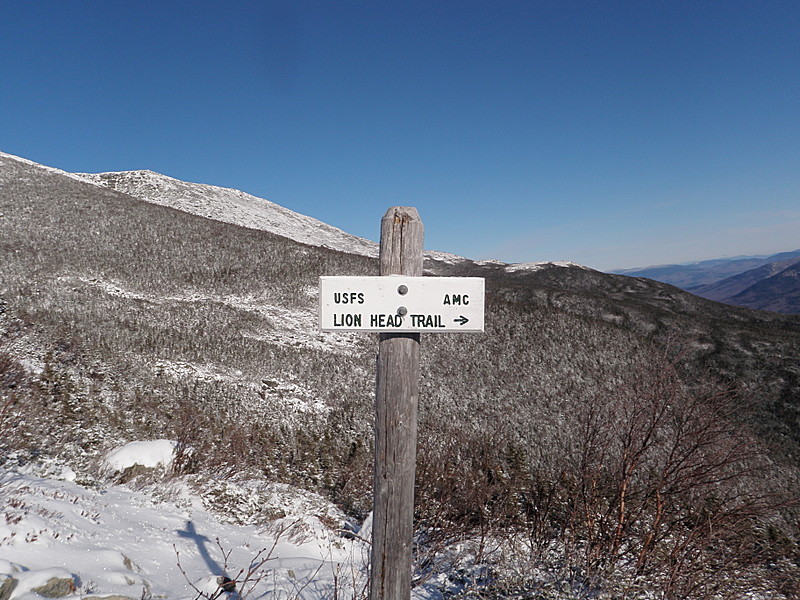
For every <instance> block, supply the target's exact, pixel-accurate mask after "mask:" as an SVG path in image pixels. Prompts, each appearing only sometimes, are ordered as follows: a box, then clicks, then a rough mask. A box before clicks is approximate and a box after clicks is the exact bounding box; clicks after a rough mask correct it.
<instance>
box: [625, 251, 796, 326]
mask: <svg viewBox="0 0 800 600" xmlns="http://www.w3.org/2000/svg"><path fill="white" fill-rule="evenodd" d="M798 272H800V249H798V250H794V251H791V252H780V253H778V254H773V255H771V256H746V257H736V258H729V259H717V260H705V261H701V262H697V263H692V264H688V265H661V266H655V267H646V268H643V269H624V270H620V271H615V273H616V274H619V275H627V276H629V277H647V278H648V279H654V280H656V281H661V282H663V283H669V284H671V285H674V286H676V287H679V288H681V289H684V290H686V291H688V292H691V293H693V294H695V295H697V296H701V297H703V298H708V299H709V300H716V301H717V302H724V303H726V304H733V305H735V306H744V307H747V308H756V309H759V310H769V311H773V312H780V313H800V276H799V275H798Z"/></svg>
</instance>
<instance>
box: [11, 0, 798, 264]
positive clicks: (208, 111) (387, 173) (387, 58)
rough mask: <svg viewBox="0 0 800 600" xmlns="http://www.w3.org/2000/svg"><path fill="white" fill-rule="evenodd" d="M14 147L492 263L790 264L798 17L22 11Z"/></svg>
mask: <svg viewBox="0 0 800 600" xmlns="http://www.w3.org/2000/svg"><path fill="white" fill-rule="evenodd" d="M0 150H2V151H4V152H8V153H11V154H16V155H20V156H23V157H25V158H28V159H31V160H34V161H36V162H40V163H43V164H47V165H50V166H54V167H58V168H61V169H65V170H68V171H90V172H99V171H118V170H130V169H144V168H146V169H152V170H154V171H158V172H160V173H164V174H166V175H170V176H172V177H177V178H179V179H184V180H187V181H196V182H202V183H211V184H215V185H221V186H226V187H235V188H238V189H242V190H244V191H246V192H249V193H251V194H254V195H257V196H261V197H264V198H267V199H269V200H272V201H273V202H277V203H278V204H281V205H283V206H286V207H287V208H290V209H292V210H295V211H297V212H300V213H303V214H308V215H311V216H313V217H316V218H318V219H321V220H323V221H325V222H327V223H330V224H332V225H335V226H337V227H340V228H342V229H344V230H346V231H348V232H350V233H354V234H356V235H360V236H363V237H367V238H370V239H376V238H377V236H378V230H379V223H380V218H381V216H382V215H383V213H384V212H385V211H386V209H387V208H388V207H390V206H394V205H408V206H416V207H417V209H418V210H419V212H420V215H421V216H422V219H423V222H424V224H425V228H426V247H427V248H429V249H435V250H444V251H449V252H454V253H457V254H461V255H464V256H467V257H470V258H474V259H483V258H497V259H501V260H504V261H506V262H527V261H539V260H572V261H575V262H579V263H581V264H585V265H587V266H590V267H594V268H598V269H603V270H608V269H614V268H624V267H635V266H645V265H651V264H662V263H672V262H685V261H691V260H702V259H708V258H717V257H723V256H734V255H741V254H768V253H773V252H778V251H782V250H794V249H796V248H798V247H800V2H797V1H796V0H793V1H786V2H783V1H768V0H759V1H754V2H743V1H738V0H727V1H719V2H704V1H693V2H682V1H680V0H677V1H676V0H671V1H669V2H650V1H647V0H638V1H630V2H613V1H608V2H573V1H570V0H560V1H552V2H549V1H548V2H544V1H537V0H529V1H525V2H518V1H507V2H497V1H488V0H484V1H479V0H464V1H433V0H428V1H426V2H415V1H408V2H383V1H378V0H373V1H365V2H353V1H348V0H343V1H335V2H334V1H331V2H312V1H304V0H297V1H294V2H270V1H260V2H208V1H203V0H196V1H193V2H169V1H161V2H147V1H145V2H121V1H119V2H112V1H106V2H91V1H74V2H66V1H50V2H46V1H39V2H13V3H10V2H9V3H6V4H4V6H3V8H2V14H0Z"/></svg>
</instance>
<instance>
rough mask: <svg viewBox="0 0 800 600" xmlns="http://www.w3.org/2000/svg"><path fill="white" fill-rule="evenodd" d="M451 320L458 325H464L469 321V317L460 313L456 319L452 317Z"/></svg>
mask: <svg viewBox="0 0 800 600" xmlns="http://www.w3.org/2000/svg"><path fill="white" fill-rule="evenodd" d="M453 321H455V322H456V323H458V324H459V325H466V324H467V323H468V322H469V319H468V318H467V317H465V316H464V315H461V316H460V317H458V318H457V319H453Z"/></svg>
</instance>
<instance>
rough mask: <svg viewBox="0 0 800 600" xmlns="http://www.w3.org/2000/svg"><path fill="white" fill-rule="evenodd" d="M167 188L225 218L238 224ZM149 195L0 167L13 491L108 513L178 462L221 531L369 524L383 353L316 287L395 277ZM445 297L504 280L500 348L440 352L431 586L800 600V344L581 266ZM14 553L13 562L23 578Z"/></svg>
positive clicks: (517, 269)
mask: <svg viewBox="0 0 800 600" xmlns="http://www.w3.org/2000/svg"><path fill="white" fill-rule="evenodd" d="M134 173H136V172H134ZM103 177H105V179H106V180H108V181H110V180H116V179H115V177H112V176H110V175H105V176H103ZM137 177H138V176H137ZM128 178H130V176H128V175H126V176H125V177H124V178H123V177H122V176H120V179H119V180H120V181H121V180H122V179H128ZM143 178H144V180H146V181H149V182H153V181H156V182H158V186H167V184H166V183H164V182H165V181H167V180H166V179H165V178H163V176H158V175H150V174H148V175H146V177H145V176H143ZM173 181H174V180H173ZM167 183H169V182H167ZM184 185H185V186H188V187H185V188H184V187H183V186H184ZM158 186H156V187H157V188H158ZM169 186H174V187H175V188H176V189H181V190H189V191H190V192H188V191H187V192H185V193H184V192H181V194H180V196H181V197H184V198H186V197H190V198H191V197H193V198H196V199H197V200H196V202H195V203H196V204H197V205H202V206H207V207H212V208H213V207H214V206H215V203H216V202H222V201H221V200H219V198H225V197H234V198H235V197H237V196H236V193H233V192H231V193H229V192H225V191H223V192H219V191H218V188H210V187H208V186H205V187H204V186H197V184H182V183H181V182H175V183H169ZM169 186H167V187H169ZM146 189H151V188H146ZM154 189H155V188H154ZM158 189H160V188H158ZM141 190H142V188H133V187H126V188H124V189H122V188H121V189H117V186H116V185H114V186H108V185H97V184H96V183H91V182H90V181H87V180H86V176H76V175H70V174H65V173H60V172H57V171H55V170H53V169H47V168H44V167H41V166H38V165H35V164H32V163H30V162H27V161H20V160H18V159H16V158H14V157H10V156H8V155H0V214H2V217H0V261H1V263H0V308H1V310H0V335H1V337H0V375H1V376H2V378H1V379H0V382H1V383H2V387H1V388H0V389H2V393H3V399H4V404H3V407H4V408H3V412H2V413H0V417H2V420H0V428H1V429H0V432H2V434H3V435H2V437H0V440H2V441H0V450H2V452H3V461H4V464H3V468H4V469H9V470H12V471H13V470H19V469H40V470H41V469H42V468H43V467H41V465H44V464H46V463H47V464H50V463H49V462H48V461H55V463H57V464H59V465H64V466H65V467H68V468H69V469H71V470H72V471H73V472H74V473H75V474H76V477H75V481H76V482H78V483H81V484H83V485H86V486H90V487H93V488H96V487H98V486H99V487H102V486H104V485H110V481H109V479H108V475H107V474H104V472H103V471H102V469H100V467H99V465H100V464H101V462H102V460H103V457H105V456H107V455H108V453H109V452H110V451H112V450H113V449H114V448H116V447H118V446H120V445H122V444H123V443H126V442H130V441H136V440H153V439H162V438H164V439H170V440H174V441H175V442H176V444H177V446H176V448H177V455H176V460H175V464H174V466H173V468H172V471H171V473H170V475H169V477H172V478H173V479H170V481H178V482H180V483H181V485H183V484H185V485H187V486H194V488H193V489H195V490H196V491H197V493H199V494H201V495H202V497H203V498H204V501H207V502H209V503H210V504H211V505H213V507H214V508H215V510H224V505H225V502H224V499H223V500H221V501H218V502H214V501H213V490H214V489H215V488H219V487H220V486H223V484H227V483H232V484H236V485H239V486H243V487H247V486H256V487H257V486H263V485H266V484H267V483H270V484H280V485H284V486H289V487H290V488H291V489H296V490H304V493H314V494H317V495H319V497H321V498H324V499H325V501H327V502H331V503H332V504H333V505H335V506H336V508H337V510H339V511H341V514H343V515H345V516H346V518H347V519H349V520H350V521H351V522H352V523H360V522H361V521H363V520H364V519H365V518H366V517H367V514H368V512H369V508H370V486H371V461H372V456H371V453H372V441H371V436H372V423H371V420H372V395H373V385H374V377H375V374H374V354H375V349H376V340H375V336H371V335H358V334H334V333H320V332H319V331H318V330H317V327H316V294H317V285H318V277H319V276H320V275H373V274H376V272H377V264H376V263H377V261H376V260H375V259H374V258H372V257H370V256H365V255H363V254H358V253H352V252H346V251H342V250H341V249H339V250H336V249H332V248H330V247H325V246H326V245H327V246H331V245H333V244H332V243H330V242H326V241H324V240H325V239H328V238H324V237H323V238H322V239H314V236H313V235H312V236H311V237H309V238H306V240H305V242H306V243H303V242H301V241H298V240H297V239H294V237H293V236H294V235H295V233H296V231H297V230H298V229H302V228H303V227H305V226H306V225H307V224H308V222H306V221H302V220H294V221H291V219H290V221H287V222H294V223H304V225H302V227H301V226H299V225H298V226H297V227H295V226H291V231H290V232H287V234H288V235H289V237H286V236H283V235H281V234H280V233H281V227H282V225H280V224H278V225H274V226H273V225H270V224H268V223H267V219H266V217H265V220H264V221H262V222H261V224H260V225H259V224H258V223H255V221H253V222H248V223H247V224H248V226H247V227H243V226H241V224H234V223H226V222H221V221H220V220H214V219H211V218H205V217H203V216H199V215H196V214H191V212H194V211H188V210H178V209H176V208H173V207H171V206H164V205H162V204H169V203H172V202H174V201H175V200H174V197H173V198H172V199H169V198H167V197H166V196H165V197H164V198H165V199H164V200H163V202H161V203H155V202H154V198H150V199H149V201H147V202H145V201H142V199H141V198H138V197H136V196H134V195H132V194H133V193H134V192H135V193H137V194H140V193H143V192H142V191H141ZM151 191H152V190H151ZM149 193H150V192H148V194H149ZM159 194H160V192H158V193H157V194H156V196H158V197H161V196H159ZM187 194H188V195H187ZM204 194H208V195H207V196H206V195H204ZM231 194H233V195H232V196H231ZM231 202H232V201H231ZM248 202H250V201H249V200H248ZM253 202H254V203H255V204H257V205H258V206H261V207H267V206H269V205H267V204H259V203H258V202H256V201H253ZM261 202H262V203H265V202H266V201H261ZM226 206H227V205H226ZM209 210H211V209H209ZM228 210H229V209H228V208H226V209H225V211H228ZM230 210H231V211H233V209H232V208H231V209H230ZM237 210H238V209H237ZM241 210H242V211H243V212H242V214H247V211H246V210H245V208H241ZM254 210H255V209H254ZM258 210H261V209H260V208H259V209H258ZM213 215H217V216H219V215H218V214H217V213H216V212H214V213H209V215H208V216H213ZM287 218H288V217H287ZM423 219H424V215H423ZM261 226H263V227H265V228H269V227H273V229H272V230H271V231H264V230H259V229H257V228H256V227H261ZM287 227H288V226H287ZM309 227H311V228H312V230H313V227H316V226H315V225H310V226H309ZM319 229H320V230H322V229H324V228H319ZM337 235H338V234H337ZM426 272H427V274H431V275H477V276H483V277H485V278H486V281H487V316H486V323H487V326H486V333H485V334H483V335H449V334H440V335H436V336H433V335H431V336H425V337H424V339H423V351H422V361H423V364H422V368H423V378H422V389H421V396H420V433H419V443H418V448H419V449H418V453H419V458H418V477H417V490H416V495H417V509H416V515H415V519H416V528H417V547H416V554H415V556H416V578H417V579H416V581H417V582H418V583H420V584H421V582H422V581H423V580H425V581H429V582H430V581H440V582H443V581H445V580H448V574H450V575H453V576H454V577H457V578H459V577H460V578H461V583H460V584H459V586H460V587H458V586H455V587H448V586H447V585H445V584H444V583H442V587H441V589H440V591H439V592H437V593H440V594H441V596H439V597H442V596H445V595H446V594H449V593H451V592H449V591H447V590H451V591H452V590H460V591H464V590H465V589H466V588H468V587H472V588H473V589H481V590H483V591H484V592H485V593H487V594H494V596H492V597H514V594H517V595H518V596H519V595H522V594H526V593H528V594H533V593H534V592H536V593H540V592H541V593H544V591H543V590H545V589H562V588H563V589H569V590H570V594H571V595H570V596H566V597H575V598H588V597H596V598H605V597H611V596H613V595H614V594H621V593H623V592H624V593H625V594H627V595H628V597H637V598H638V597H642V598H644V597H664V598H679V597H685V598H711V597H714V596H713V594H714V593H716V592H714V590H715V589H717V588H719V589H724V590H725V591H726V592H729V593H732V594H735V593H739V592H741V593H744V592H747V593H751V592H752V593H756V591H758V590H768V593H769V594H772V595H771V596H766V595H765V596H763V597H776V598H779V597H791V594H792V593H796V592H797V591H798V590H797V588H796V587H792V585H793V583H792V582H796V581H798V580H800V577H797V575H798V573H797V570H796V569H797V564H798V563H797V562H796V561H797V559H798V556H800V553H798V547H797V540H798V531H797V523H798V521H797V513H796V512H795V511H796V507H795V505H794V503H793V500H792V498H794V497H796V496H797V495H798V481H799V480H800V477H799V476H798V468H797V462H796V460H797V458H798V457H799V456H800V359H798V357H800V317H797V316H792V315H777V314H771V313H765V312H760V311H754V310H749V309H742V308H736V307H727V306H724V305H722V304H719V303H716V302H712V301H709V300H705V299H702V298H698V297H696V296H693V295H691V294H688V293H686V292H683V291H681V290H679V289H677V288H674V287H672V286H669V285H665V284H661V283H658V282H655V281H652V280H647V279H637V278H631V277H625V276H620V275H607V274H603V273H599V272H597V271H593V270H591V269H587V268H584V267H580V266H577V265H571V264H567V263H543V264H531V265H505V264H502V263H496V262H489V263H474V262H472V261H468V260H465V259H456V258H454V257H451V256H447V257H444V259H443V257H442V255H432V256H429V258H428V259H427V260H426ZM37 465H40V466H39V467H37ZM143 477H145V478H146V477H147V475H144V476H143ZM192 482H194V483H192ZM200 482H202V483H200ZM146 483H147V481H145V482H143V483H141V484H140V485H145V484H146ZM152 483H153V480H150V482H149V484H152ZM156 483H157V482H156ZM0 493H2V488H0ZM70 493H72V492H70ZM262 508H263V512H262V513H261V514H266V513H268V512H269V510H275V511H281V510H284V509H283V508H281V507H272V508H270V509H269V510H268V508H269V507H267V506H263V507H262ZM229 518H231V519H232V520H235V519H236V518H237V517H236V516H235V515H229ZM240 518H242V517H240ZM330 525H331V528H332V529H333V530H335V529H337V528H338V527H340V525H341V524H340V523H330ZM734 549H735V551H734ZM13 551H14V547H13V545H8V544H7V543H6V542H3V541H0V559H6V560H12V561H13V559H12V558H10V557H8V553H9V552H13ZM455 565H458V567H457V568H456V566H455ZM670 565H672V566H670ZM675 565H679V566H675ZM489 573H491V576H489V575H487V574H489ZM440 576H441V577H443V578H444V579H442V578H440ZM450 581H451V583H452V580H450ZM545 584H546V585H545ZM465 586H466V587H465ZM548 586H550V587H548ZM537 590H538V591H537ZM452 593H453V594H455V593H457V591H452ZM458 593H460V592H458ZM565 593H566V592H565ZM764 593H765V594H766V593H767V592H764ZM648 594H650V595H648ZM781 594H783V595H781ZM653 595H655V596H653ZM307 597H314V596H312V595H309V596H307ZM430 597H435V596H430ZM551 597H556V596H551ZM561 597H565V596H561ZM739 597H743V596H739ZM752 597H753V598H756V597H758V596H752Z"/></svg>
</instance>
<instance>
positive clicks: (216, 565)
mask: <svg viewBox="0 0 800 600" xmlns="http://www.w3.org/2000/svg"><path fill="white" fill-rule="evenodd" d="M170 447H171V443H170V442H168V441H166V440H156V441H152V442H135V443H132V444H128V445H126V446H124V447H123V448H120V449H118V450H116V451H115V452H114V453H112V454H111V455H109V457H108V458H107V461H108V462H112V463H113V464H114V465H115V467H116V468H118V469H122V468H125V467H127V466H131V465H133V464H136V463H138V464H142V463H151V464H154V463H158V462H163V461H165V460H169V458H170V457H169V451H168V448H170ZM165 451H166V454H167V455H166V456H165ZM73 475H74V474H73ZM219 485H220V486H221V487H222V488H223V489H222V490H220V492H221V493H220V494H218V495H217V500H216V501H217V502H218V503H219V502H227V503H228V504H234V503H235V502H237V501H239V502H245V503H246V500H248V499H249V500H251V501H252V499H253V498H257V496H253V495H250V496H248V495H247V493H246V489H247V486H237V485H235V484H233V483H232V484H231V485H230V486H229V485H227V484H226V483H223V484H219ZM262 488H263V486H262ZM193 489H196V488H190V486H189V485H187V484H186V482H185V481H184V480H180V479H173V480H165V481H162V482H161V483H160V484H158V485H151V486H149V487H146V488H142V489H134V488H132V487H128V486H125V485H113V484H110V483H106V484H95V485H93V486H88V487H85V486H81V485H79V484H77V483H75V482H74V481H65V480H57V479H54V478H45V477H41V476H38V475H37V474H35V473H33V472H32V470H31V469H27V470H25V469H23V470H19V471H10V470H5V469H2V468H0V498H2V506H3V508H2V512H0V596H2V597H4V598H7V599H8V600H41V598H42V596H46V597H55V596H56V595H58V596H64V597H67V598H89V597H97V598H100V597H108V596H111V595H117V596H125V597H129V598H133V599H140V598H170V599H181V598H187V599H188V598H196V597H197V596H198V591H197V589H199V590H201V591H205V592H206V593H207V594H209V595H211V594H213V593H214V592H215V591H216V590H217V577H222V576H227V577H229V578H231V579H236V580H239V581H240V582H241V580H242V579H243V578H244V577H245V575H246V573H247V571H248V570H249V569H250V568H251V567H252V566H253V565H254V564H255V565H257V564H259V563H260V562H261V561H265V562H263V564H262V566H261V567H260V568H259V569H257V571H256V573H255V574H254V575H253V576H252V577H251V579H250V580H249V582H248V583H247V584H246V585H242V584H241V583H240V584H239V591H241V592H246V591H247V587H248V586H249V585H253V586H254V590H253V593H252V595H251V596H250V597H251V598H275V599H279V598H298V599H301V598H302V599H322V598H331V597H333V595H334V594H333V592H334V588H335V587H338V588H339V589H338V593H339V594H340V596H339V597H342V598H344V597H352V587H353V585H355V586H356V587H358V588H359V589H360V587H362V586H363V585H364V582H365V565H366V557H367V556H368V546H367V544H365V543H364V542H362V541H361V540H359V539H358V538H357V537H352V536H350V537H349V538H345V537H342V536H341V535H340V534H339V532H337V531H336V528H337V527H341V526H342V523H343V518H341V522H335V518H334V516H335V515H338V513H337V511H336V509H335V508H333V507H332V506H330V505H329V504H327V503H326V502H325V501H324V500H323V499H321V498H319V497H316V496H314V495H313V494H309V493H307V492H300V491H298V490H292V489H291V488H289V487H288V486H272V487H270V488H269V489H270V493H271V497H272V499H273V501H274V503H275V504H276V506H278V505H279V510H278V509H277V508H276V507H271V510H272V511H273V514H275V515H277V517H278V518H275V519H274V520H271V521H268V522H264V521H263V520H259V519H255V520H254V522H253V524H249V525H241V524H234V523H232V522H230V518H225V517H224V516H222V513H221V511H216V510H212V509H211V508H209V507H210V506H212V505H213V504H214V503H213V502H212V501H207V499H206V498H205V497H201V495H200V494H199V493H198V492H196V491H192V490H193ZM265 489H267V488H264V489H262V492H264V490H265ZM264 493H266V492H264ZM220 498H221V499H222V500H220ZM251 508H252V507H251ZM317 515H322V517H320V516H317ZM339 517H341V515H339ZM323 521H328V522H327V523H323ZM242 570H244V573H242ZM12 578H13V580H14V581H13V582H12V581H10V580H11V579H12ZM256 579H258V581H256ZM48 583H49V584H50V586H51V588H52V589H50V590H47V589H44V588H42V586H45V585H47V584H48ZM193 586H194V587H193ZM11 588H13V589H11ZM195 588H197V589H195ZM37 589H38V592H37V591H36V590H37ZM9 590H11V591H10V593H9ZM236 595H237V594H236V592H230V593H223V594H222V595H221V598H222V599H223V600H225V599H226V598H233V597H236Z"/></svg>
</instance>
